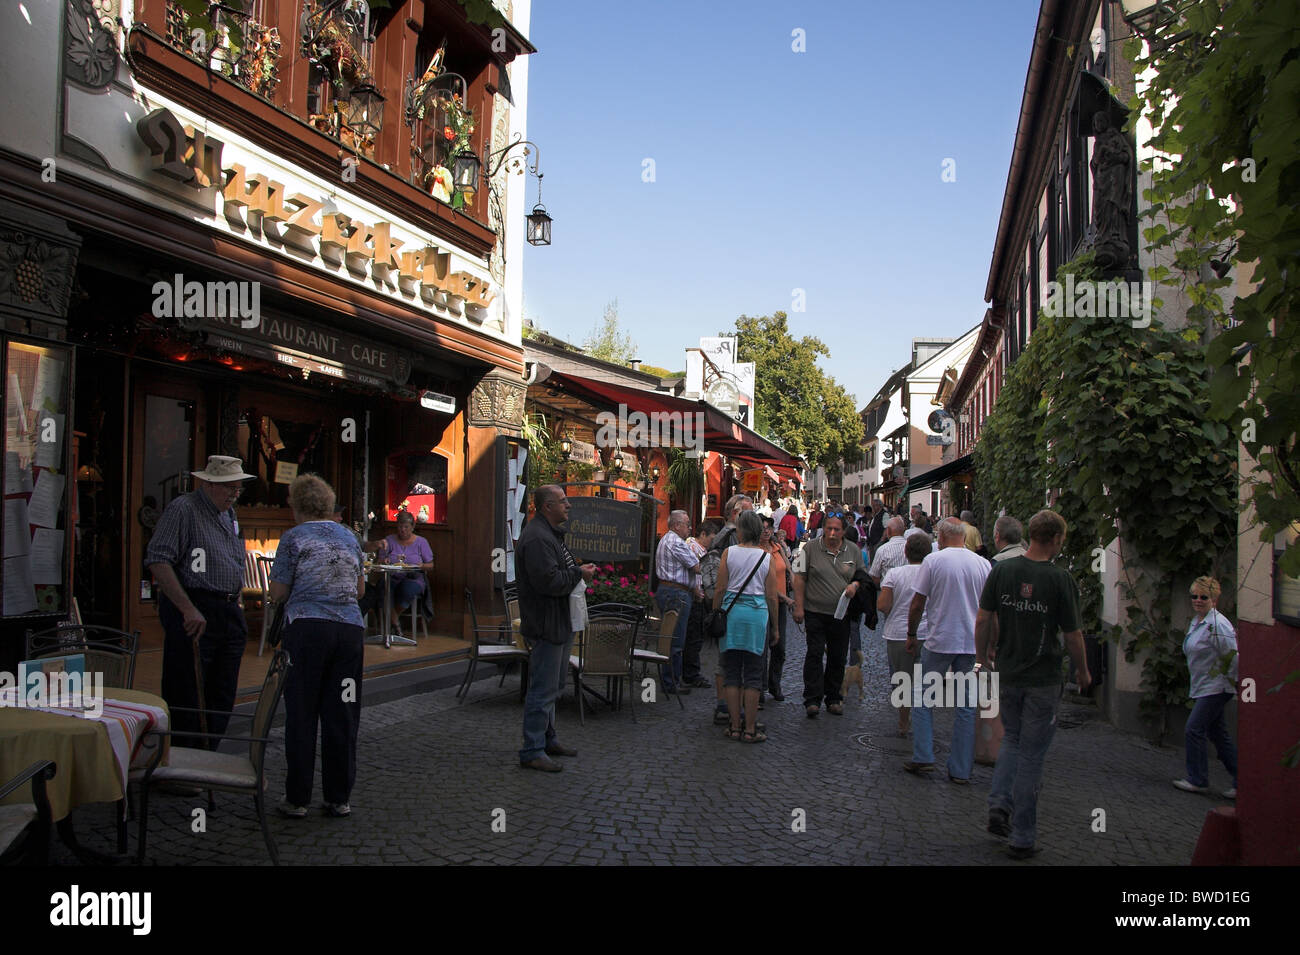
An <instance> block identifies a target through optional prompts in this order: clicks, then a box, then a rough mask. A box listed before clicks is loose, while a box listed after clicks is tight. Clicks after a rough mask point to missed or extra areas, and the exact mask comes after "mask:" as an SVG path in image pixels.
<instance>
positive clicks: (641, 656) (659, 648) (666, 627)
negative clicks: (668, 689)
mask: <svg viewBox="0 0 1300 955" xmlns="http://www.w3.org/2000/svg"><path fill="white" fill-rule="evenodd" d="M676 629H677V611H676V610H669V611H668V612H667V613H665V614H664V615H663V617H661V618H660V619H659V633H658V636H657V637H656V638H655V646H654V649H653V650H652V649H650V648H649V647H648V646H647V647H637V648H636V649H635V650H633V651H632V659H633V660H635V661H636V662H637V663H640V664H641V674H642V675H643V676H644V675H645V668H646V664H648V663H657V664H659V665H660V666H670V665H671V664H672V652H673V631H674V630H676ZM649 642H650V641H649V640H647V641H646V643H649ZM673 696H675V697H677V705H678V706H680V707H681V708H682V709H686V704H685V703H683V702H682V695H681V694H680V693H678V692H677V691H676V689H674V690H673Z"/></svg>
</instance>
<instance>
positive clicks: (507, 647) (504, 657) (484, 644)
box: [456, 587, 528, 703]
mask: <svg viewBox="0 0 1300 955" xmlns="http://www.w3.org/2000/svg"><path fill="white" fill-rule="evenodd" d="M465 606H466V607H467V608H469V616H470V623H471V625H472V626H471V629H470V635H469V666H468V667H467V668H466V669H465V678H464V679H463V680H461V681H460V687H459V688H458V689H457V690H456V696H457V697H458V698H459V699H460V701H461V702H462V703H464V702H465V700H466V698H467V697H468V696H469V688H470V686H471V684H473V682H474V671H475V670H477V669H478V665H479V661H480V660H481V661H483V662H485V663H495V664H498V665H501V664H506V663H511V662H513V661H515V660H521V661H524V662H525V663H526V662H527V661H528V650H527V649H521V648H520V647H517V646H514V645H513V644H508V643H502V642H501V641H502V637H504V636H505V635H506V633H507V628H508V627H509V624H497V625H495V626H491V627H484V626H480V625H479V622H478V611H476V610H475V609H474V592H473V591H472V590H470V589H469V588H468V587H466V588H465ZM480 635H490V636H491V637H492V638H493V639H489V640H485V641H480V639H479V637H480ZM503 682H504V678H503Z"/></svg>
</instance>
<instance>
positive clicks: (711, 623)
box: [706, 551, 769, 640]
mask: <svg viewBox="0 0 1300 955" xmlns="http://www.w3.org/2000/svg"><path fill="white" fill-rule="evenodd" d="M763 556H769V555H768V554H767V552H766V551H765V552H764V555H763ZM762 566H763V558H762V557H760V558H759V559H758V560H757V561H755V562H754V568H753V570H751V571H750V572H749V576H748V577H746V578H745V582H744V583H743V584H741V585H740V589H739V590H737V591H736V596H735V597H732V598H731V603H730V604H728V605H727V606H725V607H719V608H718V609H717V610H715V611H713V613H711V614H709V619H708V621H707V622H706V626H707V627H708V632H709V636H711V637H712V638H713V639H714V640H721V639H722V638H723V637H725V636H726V635H727V612H728V611H729V610H731V608H732V606H734V605H735V603H736V601H737V599H739V597H740V595H741V594H742V593H744V592H745V588H746V587H748V586H749V582H750V581H751V580H753V579H754V575H755V574H756V573H758V568H760V567H762ZM723 599H724V600H725V599H726V598H725V597H724V598H723Z"/></svg>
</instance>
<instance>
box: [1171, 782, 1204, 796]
mask: <svg viewBox="0 0 1300 955" xmlns="http://www.w3.org/2000/svg"><path fill="white" fill-rule="evenodd" d="M1174 788H1175V789H1181V790H1182V791H1183V792H1185V793H1208V792H1209V791H1210V787H1209V786H1197V785H1196V784H1195V783H1189V782H1188V781H1187V780H1186V779H1175V780H1174Z"/></svg>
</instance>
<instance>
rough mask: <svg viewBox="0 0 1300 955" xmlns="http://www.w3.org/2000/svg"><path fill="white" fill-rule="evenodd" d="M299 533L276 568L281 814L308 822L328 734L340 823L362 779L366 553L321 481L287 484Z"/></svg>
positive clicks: (283, 544) (291, 533)
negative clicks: (282, 663) (285, 659)
mask: <svg viewBox="0 0 1300 955" xmlns="http://www.w3.org/2000/svg"><path fill="white" fill-rule="evenodd" d="M289 506H290V507H291V508H292V509H293V516H294V520H296V521H297V522H298V524H297V526H296V527H291V528H290V529H289V530H287V531H285V533H284V536H283V537H281V538H280V543H279V544H278V545H277V546H276V550H275V563H273V564H272V565H271V599H272V600H274V601H276V602H277V603H279V602H281V601H285V600H287V601H288V602H287V603H286V604H285V627H284V637H283V640H284V648H285V650H287V651H288V653H289V664H290V665H289V672H288V674H287V675H286V677H285V684H284V756H285V763H286V770H287V772H286V774H285V781H284V790H285V798H284V801H283V802H282V803H280V812H282V813H283V814H284V815H286V816H291V817H293V818H296V819H301V818H302V817H303V816H305V815H307V806H308V804H309V803H310V802H311V789H312V776H313V775H314V774H315V771H316V727H317V724H319V726H320V739H321V791H322V792H323V794H324V796H325V811H326V812H327V813H329V814H330V815H332V816H346V815H348V814H349V813H351V812H352V808H351V806H350V805H349V803H348V799H349V798H350V796H351V794H352V784H353V783H354V782H355V780H356V775H357V729H358V727H359V725H360V721H361V664H362V652H363V650H364V648H365V647H364V630H363V624H362V620H361V610H360V609H359V608H358V607H357V598H358V597H360V596H361V594H362V593H364V592H365V585H366V578H365V576H364V575H363V574H362V573H361V546H360V545H359V544H358V543H357V539H356V538H355V537H354V536H352V532H351V531H350V530H348V529H347V528H346V527H344V526H343V525H342V524H339V523H338V522H336V521H334V520H332V515H333V513H334V490H333V489H332V488H331V487H330V486H329V485H328V484H326V483H325V482H324V481H322V480H321V479H320V478H318V477H316V476H315V475H313V474H303V475H300V476H299V477H298V478H297V479H296V480H295V481H294V482H293V484H291V485H289Z"/></svg>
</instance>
